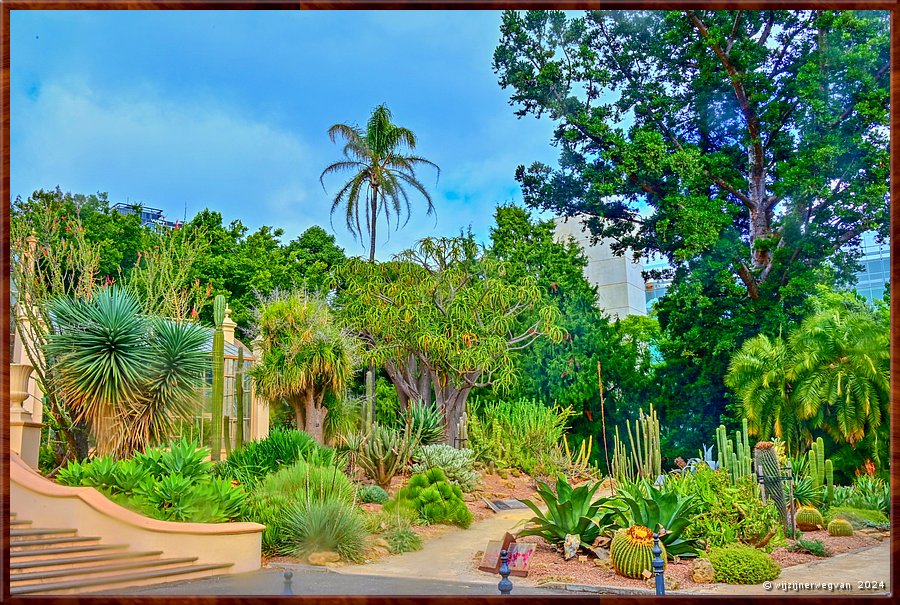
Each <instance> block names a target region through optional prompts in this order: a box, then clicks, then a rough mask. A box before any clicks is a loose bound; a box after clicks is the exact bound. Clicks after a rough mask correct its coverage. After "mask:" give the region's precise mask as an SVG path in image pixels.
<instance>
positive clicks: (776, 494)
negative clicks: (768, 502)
mask: <svg viewBox="0 0 900 605" xmlns="http://www.w3.org/2000/svg"><path fill="white" fill-rule="evenodd" d="M756 469H757V472H759V471H760V470H762V474H763V487H764V488H765V490H766V496H767V497H769V498H771V499H772V501H773V502H775V508H777V509H778V516H779V517H781V522H782V523H783V524H784V527H785V529H786V530H787V531H788V532H789V533H790V526H791V523H790V520H789V519H788V514H787V498H785V496H784V485H783V484H782V482H781V466H780V465H779V464H778V454H776V453H775V444H774V443H772V442H771V441H760V442H759V443H757V444H756Z"/></svg>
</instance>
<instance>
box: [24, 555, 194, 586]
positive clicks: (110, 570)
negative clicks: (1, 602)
mask: <svg viewBox="0 0 900 605" xmlns="http://www.w3.org/2000/svg"><path fill="white" fill-rule="evenodd" d="M196 560H197V557H182V558H178V559H152V560H125V561H124V562H121V563H103V564H100V565H85V566H81V567H72V568H68V569H49V570H43V571H28V572H24V573H14V574H12V575H10V577H9V584H10V586H30V585H32V584H47V583H50V582H58V581H61V580H60V578H65V579H66V580H77V579H83V578H100V577H106V576H110V575H117V574H118V572H121V571H126V570H149V569H154V568H157V569H158V568H162V567H177V566H182V565H185V564H191V563H194V562H195V561H196Z"/></svg>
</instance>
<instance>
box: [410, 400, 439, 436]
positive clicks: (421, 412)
mask: <svg viewBox="0 0 900 605" xmlns="http://www.w3.org/2000/svg"><path fill="white" fill-rule="evenodd" d="M403 421H404V422H405V423H406V424H408V425H410V426H411V427H412V432H414V433H419V435H421V436H420V437H419V442H420V443H421V444H422V445H433V444H436V443H443V442H444V426H443V415H442V414H441V411H440V410H439V409H437V407H435V406H434V405H426V404H424V403H417V402H414V401H410V402H409V406H408V407H407V408H406V413H405V414H403Z"/></svg>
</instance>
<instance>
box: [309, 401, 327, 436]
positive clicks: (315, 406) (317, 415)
mask: <svg viewBox="0 0 900 605" xmlns="http://www.w3.org/2000/svg"><path fill="white" fill-rule="evenodd" d="M317 399H318V402H317V401H316V400H317ZM325 412H326V410H325V407H324V406H323V405H322V397H316V393H315V391H313V389H307V390H306V432H307V433H309V435H310V436H311V437H312V438H313V439H315V440H316V443H319V444H321V445H325Z"/></svg>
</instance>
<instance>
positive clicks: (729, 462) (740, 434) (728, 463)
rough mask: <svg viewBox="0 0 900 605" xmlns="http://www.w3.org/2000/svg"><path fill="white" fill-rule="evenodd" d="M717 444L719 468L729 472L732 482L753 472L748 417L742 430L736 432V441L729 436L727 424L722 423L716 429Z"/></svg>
mask: <svg viewBox="0 0 900 605" xmlns="http://www.w3.org/2000/svg"><path fill="white" fill-rule="evenodd" d="M716 444H717V445H718V447H719V468H722V469H725V470H726V471H727V472H728V475H729V476H730V477H731V481H732V483H734V482H736V481H737V480H738V479H739V478H740V477H745V476H747V475H750V474H751V473H752V472H753V470H752V455H751V450H750V441H749V438H748V437H747V420H746V419H744V421H743V423H742V426H741V431H735V432H734V441H732V440H731V439H729V438H728V435H727V433H726V431H725V425H724V424H720V425H719V428H717V429H716Z"/></svg>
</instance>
